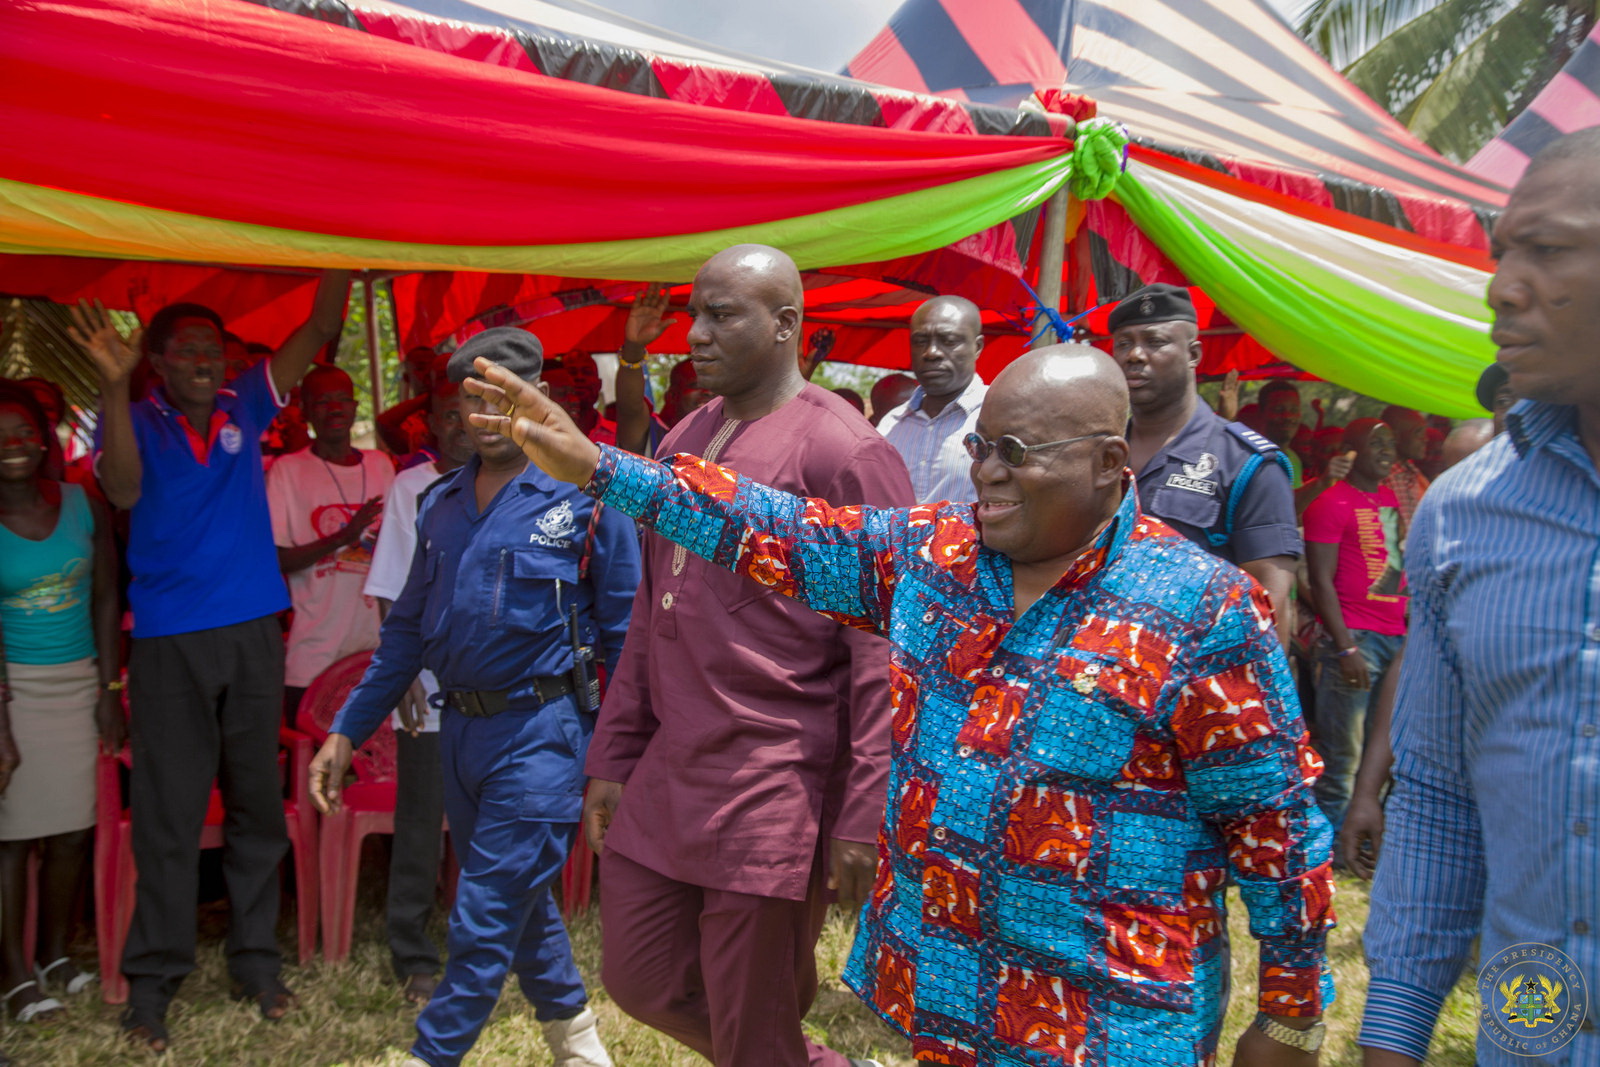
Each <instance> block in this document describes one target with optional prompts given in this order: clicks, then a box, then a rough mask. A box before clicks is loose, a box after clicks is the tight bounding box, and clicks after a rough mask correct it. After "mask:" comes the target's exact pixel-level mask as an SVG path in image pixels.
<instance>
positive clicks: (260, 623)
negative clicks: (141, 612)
mask: <svg viewBox="0 0 1600 1067" xmlns="http://www.w3.org/2000/svg"><path fill="white" fill-rule="evenodd" d="M128 693H129V701H130V718H129V726H130V734H131V740H132V743H133V775H132V786H131V801H132V820H133V859H134V864H135V865H136V866H137V867H138V871H139V882H138V888H137V891H136V895H135V897H134V907H133V925H132V927H131V928H130V929H129V931H128V944H127V947H126V949H125V950H124V951H123V955H122V973H123V974H124V975H126V976H127V978H128V982H129V1003H130V1005H131V1006H132V1007H134V1008H144V1009H154V1010H156V1011H163V1012H164V1011H165V1010H166V1006H167V1003H168V1002H169V1001H170V1000H171V999H172V997H173V995H174V994H175V993H177V991H178V986H179V985H181V984H182V982H183V979H184V977H185V976H187V975H188V974H189V972H190V971H192V970H194V966H195V962H194V953H195V927H196V917H195V901H196V894H197V891H198V875H199V862H200V831H201V828H202V826H203V825H204V824H205V816H206V807H207V804H208V802H209V800H210V795H211V784H212V781H213V780H215V781H216V783H217V785H218V787H219V788H220V789H221V791H222V802H223V806H224V808H225V809H226V816H225V818H224V822H223V842H224V844H223V856H222V874H223V879H224V881H225V883H226V885H227V888H228V901H229V904H230V905H231V913H232V914H231V921H230V923H229V927H228V944H227V952H228V972H229V974H230V975H232V977H233V978H234V980H235V981H238V982H242V983H245V984H246V986H248V987H251V988H256V987H259V986H261V985H262V984H264V983H267V982H270V981H271V980H272V979H273V978H275V977H276V976H277V974H278V971H279V969H280V968H281V967H282V965H283V959H282V956H281V954H280V953H279V950H278V941H277V935H276V926H277V921H278V865H279V864H280V863H281V862H282V861H283V858H284V855H285V854H286V853H287V852H288V850H289V838H288V834H287V830H286V828H285V825H284V819H283V785H282V782H281V780H280V778H279V772H278V724H279V723H280V722H281V721H282V714H283V711H282V708H283V630H282V628H281V627H280V626H279V625H278V620H277V619H276V618H274V617H272V616H270V615H269V616H266V617H264V618H260V619H253V620H251V621H250V622H242V623H237V624H235V625H233V626H223V627H218V628H217V629H214V630H197V631H195V632H193V633H186V634H176V635H173V636H171V637H149V638H138V639H135V640H134V642H133V649H132V652H131V653H130V655H129V660H128Z"/></svg>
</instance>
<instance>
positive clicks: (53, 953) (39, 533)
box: [0, 381, 123, 1022]
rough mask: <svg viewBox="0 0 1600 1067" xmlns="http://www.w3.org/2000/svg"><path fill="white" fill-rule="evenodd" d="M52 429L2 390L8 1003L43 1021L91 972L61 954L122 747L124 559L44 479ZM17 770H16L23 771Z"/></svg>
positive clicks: (2, 949)
mask: <svg viewBox="0 0 1600 1067" xmlns="http://www.w3.org/2000/svg"><path fill="white" fill-rule="evenodd" d="M52 433H53V431H52V429H51V426H50V423H49V421H48V420H47V418H46V416H45V413H44V411H43V409H41V408H40V406H39V403H38V401H37V400H36V399H35V398H34V396H33V395H32V393H31V392H29V391H28V390H26V389H23V388H19V387H18V386H17V385H16V384H15V383H12V382H6V381H0V650H3V652H4V657H3V661H0V662H3V673H0V712H3V715H0V717H3V718H6V719H9V723H10V734H11V738H12V740H13V742H14V748H12V749H10V750H9V751H7V750H6V749H5V747H4V738H0V1002H3V1003H4V1005H5V1008H6V1009H7V1010H8V1011H10V1012H11V1014H12V1016H13V1017H14V1018H16V1019H17V1020H18V1021H20V1022H32V1021H35V1020H39V1019H41V1018H43V1019H49V1018H52V1017H54V1016H55V1015H56V1014H58V1013H59V1012H60V1011H61V1010H62V1008H63V1005H62V1003H61V1001H60V1000H58V999H57V997H56V996H55V995H53V994H77V993H81V992H83V991H84V990H85V989H86V988H87V987H88V986H89V985H90V984H91V983H92V982H93V981H94V975H93V974H90V973H88V972H86V971H83V970H81V969H79V968H78V966H77V965H76V964H74V963H73V962H72V960H71V959H70V958H69V957H68V956H67V944H68V942H69V940H70V938H71V933H72V921H73V917H74V915H75V908H74V905H75V904H76V902H77V901H78V900H79V899H80V897H79V890H80V888H81V887H82V885H83V876H84V873H85V870H86V869H87V860H88V858H89V830H90V828H91V827H92V826H93V825H94V815H95V774H94V770H95V756H96V745H97V742H99V743H104V744H105V745H106V746H107V748H108V749H109V750H111V751H116V750H117V749H119V748H121V746H122V738H123V722H122V709H121V702H120V700H119V698H118V690H120V688H121V686H120V684H119V683H118V682H117V679H118V676H119V675H120V673H121V671H120V665H119V663H118V656H117V648H118V621H119V618H120V611H119V606H118V597H117V582H116V567H117V562H116V550H115V548H114V546H113V543H112V540H111V525H110V520H109V518H108V517H107V516H106V515H105V514H104V512H103V509H101V508H100V506H99V505H97V504H95V503H93V502H91V501H90V500H89V498H88V496H87V494H86V493H85V492H84V491H83V489H82V487H80V486H76V485H69V484H67V483H64V482H58V481H54V480H51V479H49V478H46V477H45V476H44V475H43V473H42V470H41V467H42V465H43V462H44V459H45V456H46V453H47V446H48V445H49V443H50V441H51V435H52ZM19 759H20V762H19ZM35 848H37V849H38V850H39V857H40V863H39V873H38V887H37V889H38V894H37V896H38V902H39V904H38V926H39V928H38V931H37V937H36V939H35V942H36V948H35V952H34V957H35V958H34V959H32V960H29V959H27V958H26V957H25V955H24V953H23V945H24V943H25V942H26V936H25V934H26V930H25V928H24V922H25V921H26V920H25V915H26V911H27V908H26V902H27V897H28V888H29V887H28V856H29V854H30V853H31V852H32V851H33V850H34V849H35Z"/></svg>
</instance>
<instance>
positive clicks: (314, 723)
mask: <svg viewBox="0 0 1600 1067" xmlns="http://www.w3.org/2000/svg"><path fill="white" fill-rule="evenodd" d="M371 661H372V653H371V652H357V653H356V654H355V655H353V656H346V657H345V658H344V659H342V660H340V661H339V662H337V663H335V664H334V665H333V666H331V667H329V668H328V669H327V670H325V671H323V672H322V673H321V674H319V675H317V677H316V680H315V681H313V682H312V683H311V685H310V686H309V687H308V688H307V689H306V694H305V696H303V697H301V698H300V708H299V711H298V712H297V715H296V719H295V722H296V723H297V724H298V725H299V726H300V729H301V730H302V731H304V732H305V733H307V734H309V735H310V736H311V737H312V738H313V739H314V740H315V741H316V743H317V744H318V745H319V746H320V745H321V744H322V742H323V741H325V740H327V737H328V730H329V728H330V727H331V726H332V725H333V720H334V717H335V716H336V715H338V713H339V709H340V708H342V707H344V702H345V700H346V699H347V698H348V697H349V696H350V691H351V690H352V689H354V688H355V687H356V685H357V684H358V683H359V682H360V681H361V676H362V675H364V674H365V673H366V671H367V664H368V663H370V662H371ZM351 769H352V770H354V771H355V775H356V780H355V781H354V782H352V783H350V784H349V785H347V786H345V787H344V793H343V795H342V797H341V799H342V800H343V805H342V806H341V807H340V809H339V810H338V811H337V812H335V813H334V814H332V815H324V816H323V817H322V829H321V834H320V839H319V843H318V846H317V850H318V855H319V860H320V864H321V870H322V956H323V958H324V959H326V960H327V961H328V962H329V963H337V962H339V961H340V960H342V959H344V958H345V957H346V956H348V955H350V938H351V935H352V933H353V932H354V929H355V913H356V879H357V877H358V876H359V874H360V868H361V842H362V839H363V838H365V837H366V836H367V835H368V834H392V833H394V794H395V744H394V731H393V730H391V729H389V727H388V724H384V725H383V726H380V727H379V728H378V729H377V730H374V731H373V734H372V736H371V737H370V738H368V739H367V743H366V744H364V745H362V746H361V747H360V748H358V749H356V752H355V758H354V759H353V760H352V761H351Z"/></svg>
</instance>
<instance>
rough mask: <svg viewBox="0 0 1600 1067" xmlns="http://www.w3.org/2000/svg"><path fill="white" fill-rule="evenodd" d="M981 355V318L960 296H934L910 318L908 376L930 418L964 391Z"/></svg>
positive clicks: (925, 412)
mask: <svg viewBox="0 0 1600 1067" xmlns="http://www.w3.org/2000/svg"><path fill="white" fill-rule="evenodd" d="M982 351H983V315H982V314H981V313H980V312H979V311H978V305H976V304H974V303H973V302H972V301H970V300H968V299H967V298H966V297H964V296H936V297H934V298H933V299H932V300H929V301H926V302H925V303H923V304H922V306H921V307H919V308H917V310H916V311H914V312H912V314H911V373H912V374H914V375H916V376H917V384H918V385H920V386H922V392H923V393H924V398H923V401H922V413H923V414H924V415H927V416H928V417H929V418H932V417H934V416H936V415H938V414H939V412H941V411H943V410H944V408H945V405H947V404H948V403H950V401H952V400H954V399H955V398H956V397H958V396H960V395H961V394H962V393H963V392H965V391H966V389H967V386H969V385H971V384H972V376H973V375H974V374H976V373H977V368H978V353H980V352H982Z"/></svg>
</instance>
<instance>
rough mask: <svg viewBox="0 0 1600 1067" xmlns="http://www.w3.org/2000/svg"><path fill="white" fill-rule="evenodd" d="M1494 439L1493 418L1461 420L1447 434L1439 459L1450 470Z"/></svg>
mask: <svg viewBox="0 0 1600 1067" xmlns="http://www.w3.org/2000/svg"><path fill="white" fill-rule="evenodd" d="M1492 440H1494V420H1493V419H1467V420H1465V421H1463V422H1460V423H1458V424H1457V425H1456V427H1455V428H1454V429H1452V430H1451V431H1450V432H1449V434H1447V435H1446V436H1445V439H1444V447H1443V448H1441V449H1440V450H1439V460H1440V462H1441V463H1443V464H1444V469H1445V470H1449V469H1450V468H1451V467H1454V466H1455V465H1456V464H1457V463H1460V462H1461V461H1462V460H1464V459H1466V458H1467V457H1468V456H1470V455H1472V454H1473V453H1474V452H1476V451H1477V450H1478V449H1480V448H1482V447H1483V446H1484V445H1486V444H1488V443H1489V442H1490V441H1492Z"/></svg>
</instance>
